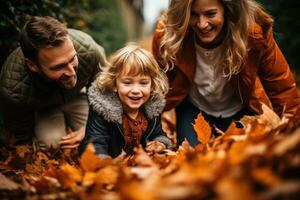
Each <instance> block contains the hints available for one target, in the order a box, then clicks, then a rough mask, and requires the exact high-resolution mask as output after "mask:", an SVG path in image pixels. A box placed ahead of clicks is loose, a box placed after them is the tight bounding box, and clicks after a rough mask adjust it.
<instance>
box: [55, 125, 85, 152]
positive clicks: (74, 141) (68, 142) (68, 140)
mask: <svg viewBox="0 0 300 200" xmlns="http://www.w3.org/2000/svg"><path fill="white" fill-rule="evenodd" d="M84 135H85V127H82V128H80V129H79V130H77V131H74V132H72V131H71V130H67V135H66V136H63V137H62V138H61V139H60V141H59V145H60V147H61V148H62V149H73V148H76V147H78V146H79V144H80V142H81V141H82V140H83V138H84Z"/></svg>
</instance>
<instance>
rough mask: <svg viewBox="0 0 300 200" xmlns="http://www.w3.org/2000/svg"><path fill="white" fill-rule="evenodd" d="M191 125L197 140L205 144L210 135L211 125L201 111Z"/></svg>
mask: <svg viewBox="0 0 300 200" xmlns="http://www.w3.org/2000/svg"><path fill="white" fill-rule="evenodd" d="M193 127H194V130H195V131H196V133H197V137H198V140H199V141H200V142H201V143H202V144H206V143H207V142H208V141H209V138H210V136H211V127H210V125H209V123H208V122H207V121H205V119H204V118H203V116H202V114H201V113H199V114H198V116H197V119H196V120H195V124H194V125H193Z"/></svg>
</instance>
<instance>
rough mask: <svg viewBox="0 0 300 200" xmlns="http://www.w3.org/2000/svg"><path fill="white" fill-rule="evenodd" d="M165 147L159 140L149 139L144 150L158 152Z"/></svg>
mask: <svg viewBox="0 0 300 200" xmlns="http://www.w3.org/2000/svg"><path fill="white" fill-rule="evenodd" d="M165 149H166V145H165V144H163V143H161V142H159V141H156V140H154V141H151V142H148V143H147V144H146V151H147V152H153V153H160V152H162V151H163V150H165Z"/></svg>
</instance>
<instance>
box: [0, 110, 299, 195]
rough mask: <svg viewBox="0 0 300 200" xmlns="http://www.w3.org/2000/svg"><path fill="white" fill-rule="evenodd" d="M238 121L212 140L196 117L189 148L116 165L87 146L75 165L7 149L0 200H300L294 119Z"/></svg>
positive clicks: (59, 156) (68, 155) (52, 153)
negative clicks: (193, 143)
mask: <svg viewBox="0 0 300 200" xmlns="http://www.w3.org/2000/svg"><path fill="white" fill-rule="evenodd" d="M241 121H242V123H243V124H244V126H245V128H244V129H238V128H236V127H235V125H234V124H232V125H231V126H230V127H229V128H228V130H227V131H226V132H225V133H222V132H221V131H220V134H221V135H220V136H218V137H213V136H211V134H210V129H211V127H210V126H209V125H208V123H207V122H206V121H205V120H204V119H203V117H202V116H201V115H199V116H198V118H197V119H196V121H195V125H194V128H195V130H196V131H197V134H198V138H199V140H200V141H201V142H202V143H201V144H199V145H198V146H196V147H195V148H192V147H191V146H190V145H189V144H188V142H184V143H183V144H182V145H181V146H180V147H179V148H178V149H177V150H176V151H170V150H168V151H165V152H163V153H161V154H155V153H151V152H145V151H144V150H143V149H142V148H139V149H136V151H135V153H134V154H133V155H131V156H126V155H125V154H121V155H120V156H119V157H117V158H115V159H108V158H106V159H104V160H100V159H99V158H98V156H97V155H95V154H94V152H93V148H92V146H89V147H88V148H87V150H86V151H85V152H84V154H83V155H82V156H81V157H80V158H78V156H77V155H76V153H75V152H70V151H65V152H63V151H61V150H53V149H52V150H49V151H47V152H43V151H39V150H37V149H35V148H34V147H33V146H10V145H9V144H8V145H6V146H5V147H1V149H0V158H1V159H0V199H86V200H89V199H91V200H100V199H102V200H103V199H104V200H106V199H107V200H119V199H139V200H157V199H166V200H173V199H174V200H181V199H193V200H196V199H221V200H231V199H239V200H240V199H243V200H246V199H276V200H277V199H300V154H299V152H300V127H299V124H298V123H296V122H297V121H299V120H297V121H296V120H295V121H294V122H290V123H289V125H288V126H287V124H286V120H285V119H279V118H278V117H277V116H276V115H275V114H274V113H273V112H272V111H270V110H268V109H266V108H265V109H264V114H263V115H260V116H252V117H249V116H247V117H244V118H243V119H242V120H241ZM167 124H168V123H167ZM172 128H174V127H171V129H172ZM171 132H172V131H171Z"/></svg>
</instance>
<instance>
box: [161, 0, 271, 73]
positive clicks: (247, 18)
mask: <svg viewBox="0 0 300 200" xmlns="http://www.w3.org/2000/svg"><path fill="white" fill-rule="evenodd" d="M194 1H195V0H171V3H170V5H169V8H168V10H167V11H166V12H165V13H164V14H163V15H162V16H161V20H160V22H161V23H162V25H163V28H162V30H161V31H163V32H164V35H163V36H162V39H161V42H160V44H159V53H160V62H162V63H161V64H162V65H164V66H165V70H170V69H172V68H173V66H174V64H175V62H176V55H177V53H178V52H179V51H180V49H181V47H182V43H183V40H184V38H185V37H186V36H187V35H188V33H189V31H192V30H190V27H189V20H190V13H191V7H192V5H193V2H194ZM219 1H220V2H221V4H222V5H223V7H224V26H227V30H226V36H225V39H224V41H223V46H224V52H225V53H224V54H222V57H221V61H220V64H221V65H222V66H223V72H224V74H225V75H226V76H228V77H231V76H232V75H234V74H237V73H238V72H239V71H240V70H241V68H242V66H243V64H244V62H245V60H246V59H247V55H248V50H249V47H248V39H249V33H250V32H251V28H252V27H253V24H254V23H258V24H259V25H261V26H269V27H270V26H272V24H273V19H272V17H271V16H270V15H269V14H267V13H266V12H265V11H264V9H263V8H262V7H261V6H260V5H259V4H258V3H257V2H255V1H254V0H219Z"/></svg>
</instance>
